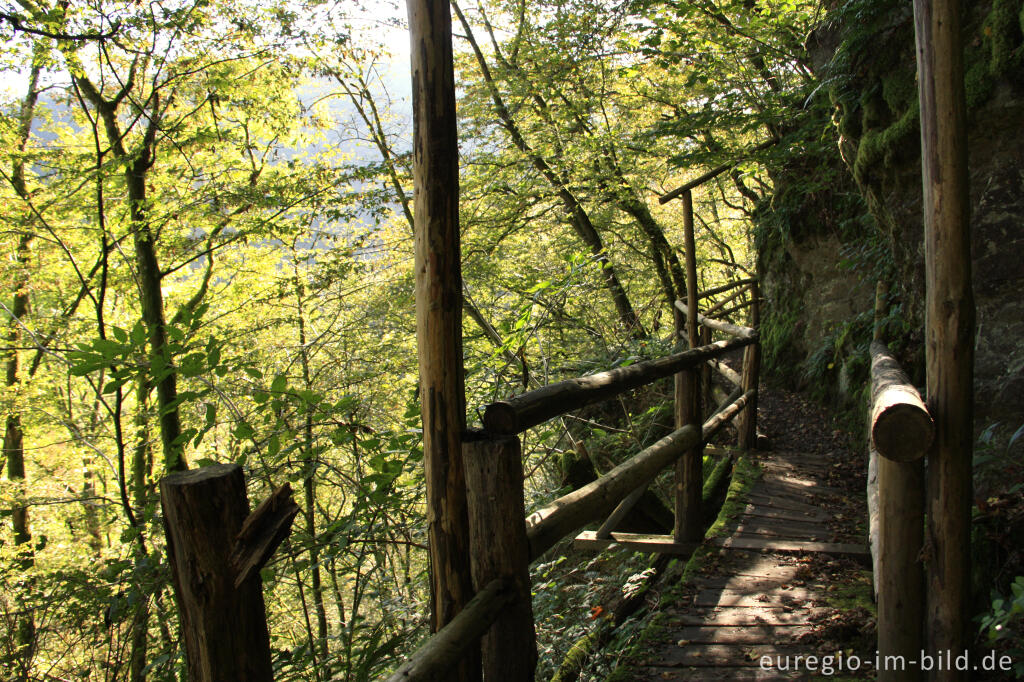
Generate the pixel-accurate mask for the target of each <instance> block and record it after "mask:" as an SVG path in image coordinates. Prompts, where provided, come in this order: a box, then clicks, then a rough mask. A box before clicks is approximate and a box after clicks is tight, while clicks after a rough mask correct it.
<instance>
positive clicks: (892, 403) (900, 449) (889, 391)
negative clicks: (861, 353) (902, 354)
mask: <svg viewBox="0 0 1024 682" xmlns="http://www.w3.org/2000/svg"><path fill="white" fill-rule="evenodd" d="M934 437H935V422H934V421H932V416H931V414H930V413H929V412H928V407H927V406H926V405H925V404H924V401H923V400H921V395H920V394H919V393H918V392H917V389H916V388H914V386H913V384H911V383H910V379H908V378H907V375H906V374H905V373H904V372H903V370H902V369H900V366H899V363H898V362H897V361H896V358H894V357H893V355H892V353H890V352H889V349H888V348H887V347H886V345H885V344H884V343H882V342H880V341H872V342H871V441H872V443H873V444H874V446H875V449H876V450H878V454H880V455H882V456H883V457H888V458H889V459H892V460H895V461H897V462H910V461H913V460H915V459H919V458H921V457H924V453H925V452H927V450H928V447H929V446H930V445H931V444H932V439H933V438H934Z"/></svg>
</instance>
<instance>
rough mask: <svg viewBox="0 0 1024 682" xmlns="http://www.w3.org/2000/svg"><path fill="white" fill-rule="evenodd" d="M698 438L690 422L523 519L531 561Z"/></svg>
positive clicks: (601, 513)
mask: <svg viewBox="0 0 1024 682" xmlns="http://www.w3.org/2000/svg"><path fill="white" fill-rule="evenodd" d="M700 438H701V432H700V431H699V430H698V429H697V427H696V426H694V425H692V424H690V425H688V426H685V427H683V428H681V429H679V430H677V431H673V432H672V433H670V434H669V435H667V436H665V437H664V438H662V439H661V440H659V441H658V442H657V443H655V444H654V445H652V446H651V447H649V448H647V449H645V450H644V451H642V452H640V453H639V454H637V455H635V456H634V457H632V458H630V459H629V460H627V461H625V462H623V463H622V464H620V465H619V466H617V467H615V468H614V469H612V470H611V471H609V472H608V473H606V474H605V475H604V476H602V477H601V478H599V479H597V480H596V481H593V482H591V483H588V484H587V485H585V486H583V487H582V488H580V489H578V490H574V491H573V492H571V493H569V494H568V495H563V496H562V497H560V498H558V499H557V500H555V501H554V502H552V503H551V504H549V505H547V506H546V507H544V508H543V509H538V510H537V511H535V512H533V513H532V514H530V515H529V516H528V517H527V518H526V535H527V537H528V538H529V540H530V560H531V561H533V560H534V559H536V558H537V557H539V556H540V555H541V554H543V553H544V552H546V551H547V550H549V549H551V548H552V547H553V546H554V545H555V543H557V542H558V541H559V540H561V539H562V538H564V537H565V536H566V535H568V534H569V533H571V532H573V531H574V530H576V529H578V528H580V527H581V526H584V525H586V524H588V523H590V522H591V521H594V520H595V519H599V518H601V517H602V516H605V515H606V514H608V513H609V512H610V511H611V510H612V509H613V508H614V507H615V505H617V504H618V503H619V500H621V499H622V498H623V497H625V496H626V495H628V494H629V493H630V492H632V491H633V490H636V488H638V487H639V486H642V485H644V484H645V483H647V482H649V481H651V480H652V479H653V478H654V477H655V476H657V475H658V474H659V473H660V472H661V470H662V469H664V468H665V467H667V466H669V465H670V464H672V463H673V462H675V461H676V460H677V459H679V457H680V456H682V454H683V453H684V452H685V451H686V450H687V449H690V448H693V447H694V446H695V445H697V443H699V442H700Z"/></svg>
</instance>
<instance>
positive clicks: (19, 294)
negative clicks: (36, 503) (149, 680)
mask: <svg viewBox="0 0 1024 682" xmlns="http://www.w3.org/2000/svg"><path fill="white" fill-rule="evenodd" d="M38 52H39V50H38V49H34V50H33V64H32V68H31V71H30V72H29V82H28V89H27V92H26V94H25V98H24V99H23V100H22V102H21V111H20V112H19V116H18V142H17V145H18V146H17V152H19V153H18V154H16V155H15V159H14V163H13V167H12V168H11V184H12V185H13V186H14V191H15V193H16V194H17V195H18V196H19V197H21V198H22V199H27V198H28V188H27V187H26V184H25V160H24V155H23V153H24V151H25V149H26V147H27V146H28V139H29V135H30V134H31V131H32V119H33V117H34V116H35V106H36V101H37V99H38V97H39V89H38V86H39V74H40V72H41V67H40V65H39V55H38V54H37V53H38ZM32 236H33V232H32V228H31V225H29V224H26V225H24V226H23V228H22V233H21V236H20V237H19V238H18V251H17V254H16V256H15V257H16V259H17V272H16V275H15V279H14V291H13V299H14V300H13V301H12V306H11V315H12V317H11V321H10V326H9V327H8V334H7V341H8V346H9V347H10V350H9V351H8V352H7V368H6V369H7V371H6V376H5V386H6V390H7V392H8V394H9V396H14V400H15V403H14V405H13V406H12V408H11V410H10V411H9V412H8V413H7V415H6V419H5V420H4V457H5V458H6V460H7V480H8V481H10V482H11V484H12V487H13V488H14V496H15V504H14V507H13V508H12V509H11V526H12V530H13V532H14V545H15V547H16V549H17V561H18V565H19V567H20V568H21V569H22V570H24V571H29V570H31V568H32V567H33V565H34V564H35V554H34V552H33V549H32V530H31V525H30V519H29V509H28V505H27V504H25V502H24V499H25V495H26V492H27V486H26V480H25V432H24V430H23V428H22V425H21V408H20V406H19V404H18V403H19V401H18V398H17V392H18V386H19V384H20V383H21V381H22V376H21V355H20V352H19V351H18V348H19V347H20V346H21V343H22V325H23V324H25V321H26V319H25V318H26V316H27V315H28V312H29V299H30V291H31V282H30V279H29V271H30V268H31V266H32ZM20 587H21V590H20V591H19V592H24V591H27V590H28V589H29V588H30V582H29V581H27V580H26V581H25V582H23V583H22V585H21V586H20ZM26 596H27V594H24V593H21V594H16V595H15V605H16V607H17V609H18V611H19V612H20V613H19V616H18V619H17V626H16V627H17V633H16V642H17V646H18V653H17V659H18V660H17V663H16V665H17V666H18V670H17V673H16V674H17V679H27V676H28V672H29V668H30V667H31V663H32V658H33V655H34V653H35V619H34V618H33V614H32V612H31V611H30V610H29V607H28V605H27V604H26V602H25V600H24V599H23V598H24V597H26Z"/></svg>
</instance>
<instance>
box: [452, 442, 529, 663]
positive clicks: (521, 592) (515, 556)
mask: <svg viewBox="0 0 1024 682" xmlns="http://www.w3.org/2000/svg"><path fill="white" fill-rule="evenodd" d="M462 457H463V467H464V469H465V472H466V497H467V500H466V501H467V506H468V510H469V538H470V548H471V557H470V558H471V564H472V572H473V588H474V590H477V591H479V590H482V589H483V588H484V587H485V586H486V585H487V584H488V583H490V582H491V581H493V580H495V579H498V578H504V579H511V580H512V581H513V584H514V585H515V589H516V591H517V592H518V596H517V598H516V599H515V600H514V601H513V602H512V603H511V604H509V606H508V607H506V608H505V609H504V611H503V612H502V614H501V616H500V617H499V618H498V619H497V620H496V621H495V622H494V625H492V626H491V628H490V630H488V631H487V634H485V635H484V637H483V641H482V653H483V673H484V680H488V681H491V682H497V681H499V680H502V681H503V680H508V682H527V681H531V682H532V680H533V675H534V668H536V666H537V644H536V639H535V636H534V629H533V605H532V602H531V597H530V549H529V544H528V542H527V539H526V522H525V518H526V512H525V509H524V504H523V464H522V460H521V454H520V446H519V438H517V437H514V436H513V437H499V438H491V437H485V438H483V439H481V440H468V441H467V442H465V443H463V446H462Z"/></svg>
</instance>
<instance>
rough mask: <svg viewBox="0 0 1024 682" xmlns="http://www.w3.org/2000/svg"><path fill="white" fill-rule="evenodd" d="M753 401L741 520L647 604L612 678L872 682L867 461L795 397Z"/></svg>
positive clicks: (739, 496) (827, 418)
mask: <svg viewBox="0 0 1024 682" xmlns="http://www.w3.org/2000/svg"><path fill="white" fill-rule="evenodd" d="M760 396H761V404H760V409H759V411H758V412H759V419H760V428H759V430H760V431H762V432H763V433H764V434H765V435H766V436H767V437H768V439H769V447H768V448H766V449H764V450H763V451H759V452H755V453H751V456H749V460H748V461H749V462H751V463H754V464H756V465H757V467H759V468H760V477H759V478H758V479H757V480H756V481H754V482H752V484H751V485H749V486H747V487H746V488H745V489H744V490H742V491H733V492H731V493H730V497H731V498H732V499H731V500H730V501H727V503H726V505H727V507H728V506H729V505H730V504H731V505H732V506H733V508H735V509H736V510H737V513H736V515H735V516H734V517H733V518H732V519H731V521H730V522H728V523H727V524H726V526H725V527H724V528H722V529H721V530H720V531H719V532H717V533H714V529H713V535H715V536H716V537H715V538H714V539H712V540H711V541H710V544H711V545H712V546H711V547H707V546H706V547H705V548H704V549H703V550H702V551H701V552H699V553H698V555H695V558H694V559H692V560H691V561H690V563H689V565H688V567H687V570H686V571H685V574H684V579H683V580H682V581H669V584H665V583H663V588H662V590H661V591H662V594H660V595H658V594H652V595H651V598H653V599H655V600H657V601H659V602H660V603H659V605H658V606H655V607H654V608H655V610H656V611H657V615H656V616H655V617H654V618H653V619H652V625H651V626H650V627H649V628H648V630H647V632H646V634H645V635H644V636H642V637H641V644H640V646H638V647H635V648H634V649H633V651H632V654H631V655H630V656H629V659H630V661H629V662H628V663H626V665H625V666H623V667H621V668H620V669H619V671H618V672H619V675H616V676H613V677H616V679H618V678H620V677H622V676H623V673H626V676H628V677H629V679H635V680H682V679H701V680H714V679H722V680H742V679H820V678H823V677H830V678H831V679H866V678H871V677H873V671H872V670H871V668H873V663H874V655H875V653H874V639H875V627H874V613H873V605H872V603H871V601H872V600H871V573H870V566H869V564H870V558H869V557H868V556H866V555H865V554H864V553H863V550H864V549H865V545H866V542H867V512H866V509H865V484H866V473H867V462H866V460H867V457H866V453H863V452H860V450H861V448H859V447H857V446H856V445H857V440H858V439H856V438H855V437H853V436H852V435H851V434H849V433H847V432H845V431H843V430H842V429H841V428H839V427H838V426H837V425H836V424H835V423H834V421H833V419H832V418H831V415H830V414H829V413H828V412H827V411H826V410H825V409H824V408H822V407H821V406H819V405H816V404H814V403H812V402H810V401H808V400H807V399H805V398H804V397H802V396H801V395H799V394H795V393H790V392H787V391H783V390H778V389H767V390H762V391H761V394H760ZM783 549H785V550H786V551H781V550H783ZM762 656H770V657H771V658H770V659H762ZM777 656H783V657H786V656H788V657H789V658H788V659H786V658H782V659H778V658H777ZM796 656H802V657H803V659H802V661H801V662H799V663H797V662H796V661H795V657H796ZM808 657H815V658H814V659H813V660H812V659H809V658H808ZM764 661H768V663H769V665H768V666H767V669H766V666H765V665H764V664H763V662H764ZM856 663H859V664H860V665H859V670H856V671H852V670H851V668H852V667H853V666H854V664H856ZM797 666H799V667H800V671H799V672H796V671H794V668H795V667H797ZM783 667H788V668H789V669H788V670H785V671H784V670H781V669H780V668H783Z"/></svg>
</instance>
